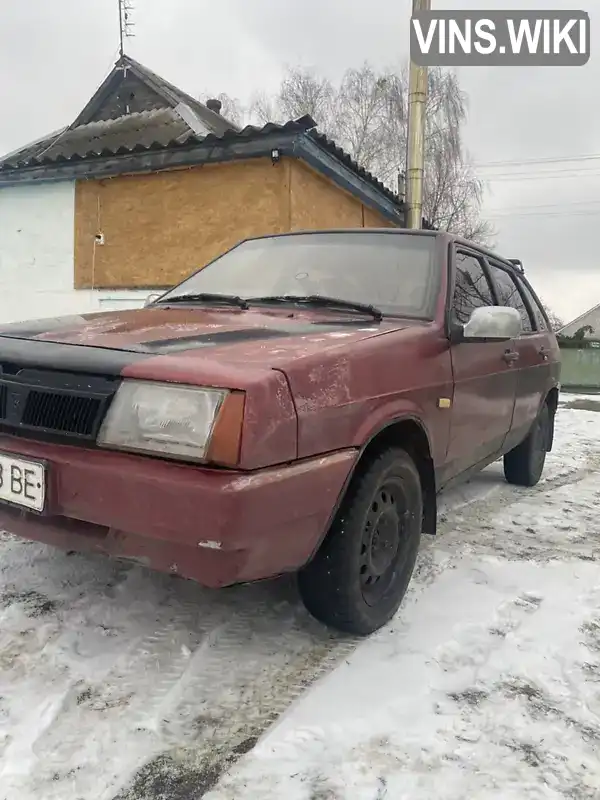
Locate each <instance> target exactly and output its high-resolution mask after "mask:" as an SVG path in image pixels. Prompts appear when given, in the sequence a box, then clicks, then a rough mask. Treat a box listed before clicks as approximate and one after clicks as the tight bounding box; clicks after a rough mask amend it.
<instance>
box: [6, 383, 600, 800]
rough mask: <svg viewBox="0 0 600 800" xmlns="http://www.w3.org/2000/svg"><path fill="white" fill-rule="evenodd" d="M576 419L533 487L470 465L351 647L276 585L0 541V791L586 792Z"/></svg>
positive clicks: (593, 497)
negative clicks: (240, 583) (236, 582)
mask: <svg viewBox="0 0 600 800" xmlns="http://www.w3.org/2000/svg"><path fill="white" fill-rule="evenodd" d="M574 399H576V400H577V401H578V402H577V404H576V405H577V407H575V408H573V407H569V405H572V402H573V400H574ZM582 401H583V402H582ZM599 412H600V398H596V400H595V401H589V400H586V399H585V398H580V397H579V398H574V397H573V396H567V395H565V396H564V399H563V404H562V406H561V409H560V410H559V417H558V426H557V440H556V446H555V451H554V453H553V454H552V455H551V456H550V458H549V459H548V462H547V469H546V473H545V476H544V480H543V481H542V482H541V483H540V484H539V486H537V487H536V488H535V489H533V490H521V489H516V488H514V487H510V486H508V485H507V484H506V483H504V481H503V479H502V474H501V470H500V468H499V466H498V465H494V466H493V467H491V468H490V469H488V470H486V471H485V472H484V473H483V474H482V475H481V476H479V477H478V478H476V479H475V480H473V481H472V482H471V483H470V484H468V485H466V486H465V487H463V488H461V489H460V490H456V491H453V492H452V493H451V494H450V493H449V494H448V495H447V496H446V497H445V498H443V500H442V507H441V509H440V518H441V525H440V528H441V530H440V535H439V536H438V537H436V538H435V539H431V538H429V537H427V538H425V539H424V541H423V547H422V551H421V554H420V558H419V563H418V567H417V571H416V574H415V577H414V579H413V583H412V585H411V589H410V591H409V594H408V596H407V599H406V601H405V603H404V604H403V607H402V609H401V611H400V613H399V614H398V616H397V618H396V619H395V620H394V622H393V623H392V624H391V625H390V626H388V627H387V628H386V629H384V630H383V631H381V632H379V633H378V634H377V635H375V636H373V637H371V638H370V639H369V640H366V641H361V642H355V641H352V640H350V639H348V638H344V637H340V636H337V635H334V634H332V633H329V632H327V631H325V630H323V629H322V628H321V627H320V626H319V625H317V624H316V623H315V622H313V621H312V620H311V619H310V618H309V617H308V615H307V614H306V613H305V612H304V611H303V609H302V607H301V606H300V604H299V602H298V600H297V597H296V595H295V590H294V586H293V581H292V580H290V579H285V580H280V581H276V582H273V583H270V584H261V585H257V586H251V587H236V588H234V589H229V590H225V591H221V592H210V591H206V590H204V589H202V588H200V587H198V586H196V585H195V584H192V583H188V582H184V581H181V580H178V579H173V578H170V577H168V576H162V575H157V574H154V573H151V572H148V571H145V570H143V569H141V568H138V567H133V566H130V565H123V564H114V563H111V562H109V561H107V560H104V559H102V558H95V557H91V556H79V555H71V556H68V555H66V554H64V553H62V552H59V551H54V550H52V549H50V548H46V547H42V546H40V545H37V544H32V543H26V542H21V541H16V540H14V539H12V538H10V537H8V536H6V535H4V536H3V537H2V539H1V540H0V798H1V800H34V798H35V800H184V798H185V800H196V798H200V797H205V798H206V799H207V800H234V798H235V800H275V799H277V800H282V799H283V798H285V800H346V799H348V800H363V798H364V800H384V799H385V800H404V799H405V798H406V800H408V798H410V800H431V798H434V797H435V798H438V800H459V799H460V800H464V798H476V800H491V798H494V800H523V798H528V800H538V799H539V800H542V799H543V800H547V799H548V800H549V799H550V798H551V799H552V800H555V799H556V800H559V799H560V800H562V799H563V798H570V800H588V799H589V800H592V798H594V799H597V798H599V797H600V757H599V755H598V753H600V573H599V571H598V563H599V562H600V519H599V517H598V514H597V509H598V507H599V506H600V413H599Z"/></svg>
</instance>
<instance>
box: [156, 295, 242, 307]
mask: <svg viewBox="0 0 600 800" xmlns="http://www.w3.org/2000/svg"><path fill="white" fill-rule="evenodd" d="M171 303H214V304H215V305H224V306H236V307H237V308H243V309H244V310H247V309H248V303H247V302H246V301H245V300H244V299H243V298H241V297H237V296H236V295H234V294H211V293H210V292H202V293H201V294H176V295H175V297H165V298H164V300H158V301H157V303H156V304H155V305H170V304H171Z"/></svg>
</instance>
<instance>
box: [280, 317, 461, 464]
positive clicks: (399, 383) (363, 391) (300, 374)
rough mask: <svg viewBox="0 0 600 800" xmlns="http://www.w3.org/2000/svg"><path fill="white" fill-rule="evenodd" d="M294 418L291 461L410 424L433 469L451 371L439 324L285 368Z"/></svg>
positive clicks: (445, 428) (438, 460)
mask: <svg viewBox="0 0 600 800" xmlns="http://www.w3.org/2000/svg"><path fill="white" fill-rule="evenodd" d="M286 373H287V377H288V381H289V384H290V387H291V390H292V394H293V397H294V402H295V404H296V411H297V415H298V457H299V458H307V457H310V456H311V455H312V456H314V455H317V454H319V453H327V452H331V451H334V450H337V449H339V448H341V447H348V446H356V447H361V446H362V445H364V444H365V443H366V442H368V441H369V440H370V439H371V437H372V436H373V435H374V434H375V433H377V431H379V430H381V428H383V427H385V425H386V424H389V423H390V422H393V421H395V420H400V419H411V418H412V419H415V420H417V421H419V423H420V424H421V426H422V427H423V429H424V430H425V431H426V432H427V435H428V438H429V441H430V446H431V451H432V453H431V454H432V458H433V461H434V464H435V466H436V467H438V468H439V467H440V466H441V465H443V463H444V461H445V458H446V450H447V444H448V435H449V430H450V416H449V414H450V412H449V409H448V408H447V407H446V404H445V403H444V402H443V401H442V402H440V400H443V399H444V398H445V399H446V400H447V401H448V402H449V401H450V400H451V397H452V369H451V363H450V350H449V344H448V340H447V338H446V336H445V334H444V330H443V325H441V324H436V323H418V324H415V325H413V326H411V327H410V328H406V329H404V330H397V331H390V332H388V333H385V334H383V335H381V336H377V337H373V338H371V339H368V340H364V341H362V342H358V343H355V344H353V345H352V348H351V350H346V351H344V352H343V353H342V352H340V353H339V354H338V355H337V356H336V357H335V358H333V357H331V358H321V359H319V360H317V359H314V360H310V361H306V362H302V363H298V364H296V365H291V366H290V367H289V368H287V369H286Z"/></svg>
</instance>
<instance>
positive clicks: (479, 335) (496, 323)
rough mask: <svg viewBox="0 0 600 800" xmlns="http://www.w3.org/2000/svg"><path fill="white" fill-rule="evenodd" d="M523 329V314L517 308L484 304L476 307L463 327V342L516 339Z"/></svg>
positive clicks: (460, 339)
mask: <svg viewBox="0 0 600 800" xmlns="http://www.w3.org/2000/svg"><path fill="white" fill-rule="evenodd" d="M521 330H522V323H521V315H520V314H519V312H518V311H517V309H516V308H508V307H507V306H482V307H480V308H476V309H475V310H474V311H473V313H472V314H471V318H470V319H469V321H468V322H467V324H466V325H464V326H463V328H462V334H461V335H460V337H459V341H461V342H485V341H491V342H506V341H509V340H510V339H516V337H517V336H519V335H520V333H521Z"/></svg>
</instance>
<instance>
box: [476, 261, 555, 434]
mask: <svg viewBox="0 0 600 800" xmlns="http://www.w3.org/2000/svg"><path fill="white" fill-rule="evenodd" d="M488 264H489V267H490V273H491V277H492V281H493V282H494V285H495V288H496V292H497V295H498V299H499V302H500V303H501V305H506V306H510V307H511V308H516V309H517V311H518V312H519V314H520V315H521V325H522V331H521V335H520V336H519V338H518V339H516V340H515V341H514V349H515V351H516V352H517V353H518V356H519V357H518V360H517V361H516V363H515V367H516V373H517V386H516V397H515V410H514V414H513V420H512V425H511V431H510V436H509V438H508V439H507V449H508V448H510V447H512V446H514V445H516V444H518V443H519V442H520V441H522V440H523V439H524V438H525V436H526V435H527V433H528V432H529V430H530V428H531V426H532V425H533V422H534V420H535V418H536V417H537V415H538V413H539V410H540V407H541V404H542V402H543V401H544V400H545V398H546V395H547V394H548V391H549V390H550V388H551V386H552V372H553V368H554V362H555V354H554V351H553V347H552V339H553V334H552V333H551V332H550V331H549V330H548V327H547V325H546V324H545V322H544V328H543V329H542V330H540V327H541V323H540V322H538V321H536V318H535V316H534V313H533V309H532V308H531V307H530V304H529V301H526V299H525V294H524V288H523V287H524V284H523V282H522V281H520V280H519V277H518V275H517V274H516V273H515V271H514V269H512V268H510V267H508V266H506V265H503V264H501V263H500V262H495V261H494V260H492V259H488ZM532 299H533V298H532ZM542 320H543V315H542Z"/></svg>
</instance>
